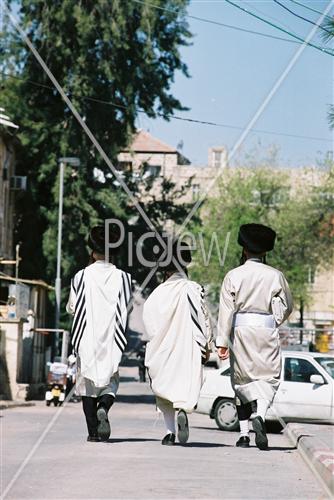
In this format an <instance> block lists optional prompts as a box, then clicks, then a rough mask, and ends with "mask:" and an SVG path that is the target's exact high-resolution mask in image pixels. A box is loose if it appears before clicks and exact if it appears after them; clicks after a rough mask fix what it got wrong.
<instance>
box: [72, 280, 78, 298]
mask: <svg viewBox="0 0 334 500" xmlns="http://www.w3.org/2000/svg"><path fill="white" fill-rule="evenodd" d="M71 287H72V289H73V292H74V293H75V295H76V294H77V290H76V288H75V285H74V279H73V278H72V279H71Z"/></svg>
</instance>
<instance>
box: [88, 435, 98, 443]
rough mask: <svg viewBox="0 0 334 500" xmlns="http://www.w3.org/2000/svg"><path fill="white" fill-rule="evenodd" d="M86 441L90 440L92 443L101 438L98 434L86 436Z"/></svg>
mask: <svg viewBox="0 0 334 500" xmlns="http://www.w3.org/2000/svg"><path fill="white" fill-rule="evenodd" d="M87 441H90V442H92V443H98V442H99V441H101V439H100V438H99V436H88V437H87Z"/></svg>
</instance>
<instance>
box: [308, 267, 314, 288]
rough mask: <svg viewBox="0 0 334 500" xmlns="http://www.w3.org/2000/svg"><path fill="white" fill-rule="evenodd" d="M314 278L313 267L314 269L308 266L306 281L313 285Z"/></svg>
mask: <svg viewBox="0 0 334 500" xmlns="http://www.w3.org/2000/svg"><path fill="white" fill-rule="evenodd" d="M314 278H315V269H314V267H309V268H308V282H309V284H310V285H313V283H314Z"/></svg>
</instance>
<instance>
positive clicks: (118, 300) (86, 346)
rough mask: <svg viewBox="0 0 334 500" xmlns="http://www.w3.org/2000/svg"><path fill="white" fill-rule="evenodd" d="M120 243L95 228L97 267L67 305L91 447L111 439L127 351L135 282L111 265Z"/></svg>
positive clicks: (83, 273)
mask: <svg viewBox="0 0 334 500" xmlns="http://www.w3.org/2000/svg"><path fill="white" fill-rule="evenodd" d="M118 240H119V234H118V231H117V230H114V231H109V241H107V242H106V235H105V228H104V226H96V227H93V229H92V230H91V232H90V234H89V238H88V246H89V247H90V248H91V249H92V254H91V261H92V262H93V263H92V264H91V265H89V266H87V267H85V268H84V269H81V270H80V271H78V272H77V273H76V275H75V276H74V278H73V280H72V282H71V293H70V298H69V301H68V304H67V311H68V312H69V313H71V314H73V315H74V318H73V324H72V331H71V342H72V345H73V348H74V351H75V353H76V355H77V383H76V393H77V394H78V395H80V396H82V404H83V410H84V413H85V417H86V423H87V428H88V438H87V440H88V441H100V440H107V439H108V438H109V436H110V424H109V420H108V411H109V409H110V407H111V406H112V404H113V402H114V399H115V396H116V392H117V389H118V385H119V376H118V365H119V363H120V361H121V358H122V354H123V352H124V350H125V347H126V345H127V339H126V336H125V330H126V325H127V317H128V311H129V307H130V302H131V295H132V294H131V277H130V275H129V274H128V273H125V272H124V271H121V270H120V269H118V268H117V267H116V266H115V265H114V264H112V263H111V262H109V261H108V260H106V250H109V249H110V244H111V243H115V242H117V241H118ZM106 247H107V248H106ZM113 255H114V253H111V257H113Z"/></svg>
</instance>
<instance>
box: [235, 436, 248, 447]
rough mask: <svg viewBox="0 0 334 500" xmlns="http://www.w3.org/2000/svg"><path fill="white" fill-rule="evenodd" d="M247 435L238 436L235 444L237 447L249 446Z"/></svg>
mask: <svg viewBox="0 0 334 500" xmlns="http://www.w3.org/2000/svg"><path fill="white" fill-rule="evenodd" d="M249 441H250V439H249V437H248V436H240V437H239V439H238V441H237V442H236V444H235V446H237V447H238V448H249Z"/></svg>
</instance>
